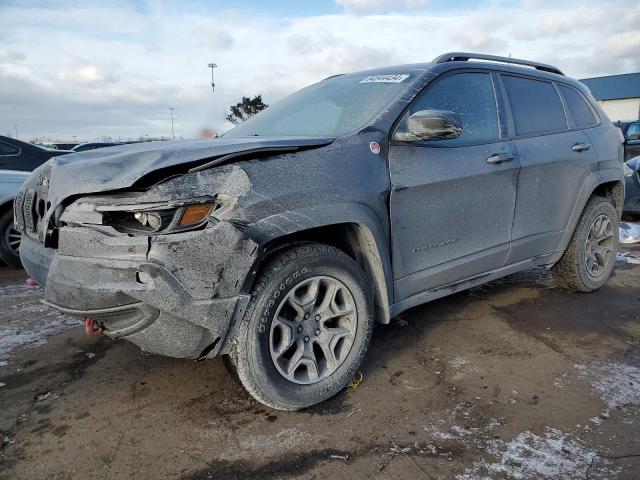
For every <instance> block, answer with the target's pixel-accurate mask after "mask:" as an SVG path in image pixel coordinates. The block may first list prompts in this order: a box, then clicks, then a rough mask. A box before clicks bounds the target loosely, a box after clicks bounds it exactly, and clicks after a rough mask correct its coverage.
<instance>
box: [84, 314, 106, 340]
mask: <svg viewBox="0 0 640 480" xmlns="http://www.w3.org/2000/svg"><path fill="white" fill-rule="evenodd" d="M84 329H85V330H86V332H87V335H89V336H90V337H99V336H100V335H102V327H101V326H100V324H99V323H98V322H96V321H94V320H93V318H89V317H84Z"/></svg>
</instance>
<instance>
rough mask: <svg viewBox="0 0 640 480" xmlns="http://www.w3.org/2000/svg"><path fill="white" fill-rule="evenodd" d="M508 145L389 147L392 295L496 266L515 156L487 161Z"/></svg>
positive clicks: (504, 246)
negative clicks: (499, 162)
mask: <svg viewBox="0 0 640 480" xmlns="http://www.w3.org/2000/svg"><path fill="white" fill-rule="evenodd" d="M507 148H508V145H507V144H506V143H502V142H498V143H492V144H488V145H477V146H466V147H453V148H430V147H424V146H415V147H413V146H392V147H391V148H390V156H389V164H390V174H391V182H392V186H393V187H392V193H391V200H390V211H391V214H390V215H391V223H392V229H393V242H392V243H393V259H394V278H395V298H396V301H400V300H402V299H404V298H407V297H409V296H411V295H414V294H416V293H419V292H421V291H423V290H428V289H431V288H434V287H437V286H441V285H445V284H448V283H451V282H455V281H458V280H461V279H464V278H467V277H471V276H473V275H476V274H479V273H482V272H486V271H489V270H492V269H494V268H498V267H500V266H502V265H503V263H504V261H505V260H506V258H507V254H508V252H509V241H510V239H511V223H512V220H513V211H514V205H515V201H516V183H517V177H518V162H517V161H512V162H510V163H505V164H502V165H490V164H488V163H487V161H486V160H487V158H489V157H490V156H492V155H493V154H495V153H497V152H501V151H502V152H503V151H505V149H507Z"/></svg>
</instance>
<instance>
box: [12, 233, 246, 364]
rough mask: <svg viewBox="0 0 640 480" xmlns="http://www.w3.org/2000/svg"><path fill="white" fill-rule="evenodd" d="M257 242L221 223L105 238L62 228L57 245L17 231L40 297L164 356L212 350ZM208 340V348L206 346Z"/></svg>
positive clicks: (237, 305) (233, 309)
mask: <svg viewBox="0 0 640 480" xmlns="http://www.w3.org/2000/svg"><path fill="white" fill-rule="evenodd" d="M257 250H258V248H257V246H256V245H255V243H254V242H253V241H252V240H250V239H248V238H246V237H245V236H244V235H243V233H242V232H240V231H239V230H238V229H236V228H235V227H233V226H232V225H231V224H229V223H227V222H221V223H219V224H217V225H215V226H214V227H211V228H207V229H205V230H201V231H198V232H189V233H182V234H175V235H164V236H157V237H111V236H107V235H105V234H102V233H100V232H96V231H94V230H90V229H85V228H80V227H74V228H69V227H65V228H63V229H61V230H60V238H59V247H58V249H57V250H53V249H50V248H45V247H44V246H43V245H42V244H41V243H40V242H38V241H37V240H34V239H32V238H29V237H27V236H25V237H24V239H23V243H22V245H21V248H20V256H21V259H22V262H23V265H24V267H25V269H26V270H27V272H28V273H29V275H31V276H32V277H33V278H34V279H35V280H36V281H38V283H40V284H41V285H42V286H44V288H45V303H47V304H49V305H51V306H53V307H55V308H57V309H58V310H60V311H62V312H64V313H67V314H69V315H73V316H77V317H91V318H93V319H94V320H95V321H98V322H100V323H101V324H102V325H103V326H104V333H105V334H107V335H109V336H111V337H114V338H120V337H123V338H126V339H127V340H130V341H132V342H133V343H135V344H136V345H138V346H139V347H140V348H142V349H143V350H145V351H147V352H150V353H156V354H161V355H166V356H171V357H179V358H199V357H200V356H202V354H203V352H206V354H207V355H208V356H214V355H216V354H217V353H218V352H219V351H220V350H221V349H222V348H223V344H224V342H225V339H226V337H227V334H228V332H229V328H230V326H231V325H232V324H233V322H234V320H235V319H236V318H237V317H239V316H241V315H242V314H243V312H244V309H245V308H246V305H247V303H248V300H249V296H248V295H243V294H242V293H241V288H242V285H243V283H244V280H245V279H246V277H247V275H248V274H249V272H250V271H251V267H252V265H253V262H254V261H255V258H256V256H257ZM212 346H213V348H212Z"/></svg>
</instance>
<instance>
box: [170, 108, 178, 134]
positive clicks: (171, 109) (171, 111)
mask: <svg viewBox="0 0 640 480" xmlns="http://www.w3.org/2000/svg"><path fill="white" fill-rule="evenodd" d="M173 108H174V107H169V113H171V140H175V139H176V135H175V133H174V132H173Z"/></svg>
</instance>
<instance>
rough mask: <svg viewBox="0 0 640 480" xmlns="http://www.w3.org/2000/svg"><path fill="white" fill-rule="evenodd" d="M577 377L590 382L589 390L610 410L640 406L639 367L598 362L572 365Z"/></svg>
mask: <svg viewBox="0 0 640 480" xmlns="http://www.w3.org/2000/svg"><path fill="white" fill-rule="evenodd" d="M574 368H576V369H577V370H578V372H579V375H580V376H582V377H586V378H588V379H589V381H590V382H591V388H592V389H593V391H594V392H595V393H597V394H598V395H599V396H600V398H601V399H602V401H603V402H604V403H605V404H606V405H607V407H609V410H612V409H614V408H616V407H626V406H632V405H640V367H636V366H633V365H627V364H625V363H614V362H599V363H593V364H591V365H587V366H585V365H574Z"/></svg>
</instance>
